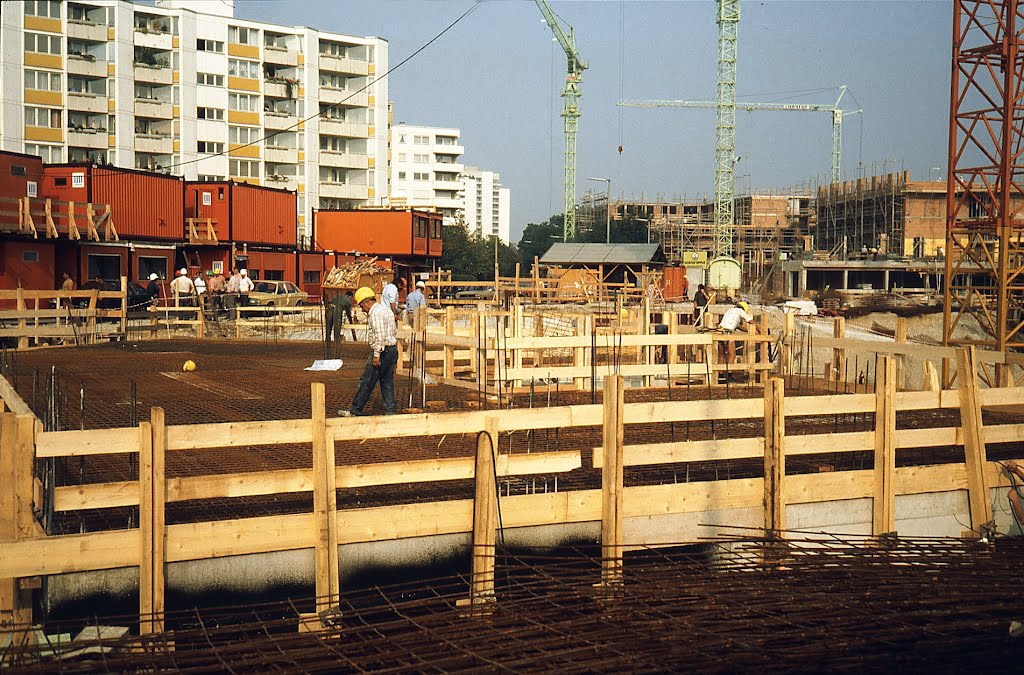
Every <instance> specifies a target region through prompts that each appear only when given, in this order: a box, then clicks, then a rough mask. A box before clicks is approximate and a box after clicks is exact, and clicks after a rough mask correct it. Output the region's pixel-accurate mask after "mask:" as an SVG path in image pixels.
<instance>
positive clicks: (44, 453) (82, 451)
mask: <svg viewBox="0 0 1024 675" xmlns="http://www.w3.org/2000/svg"><path fill="white" fill-rule="evenodd" d="M173 428H175V427H170V428H169V429H173ZM211 438H213V436H211ZM138 451H139V431H138V429H134V428H121V429H86V430H82V431H47V432H43V433H41V434H39V438H38V440H37V443H36V456H37V457H39V458H40V459H43V458H48V457H85V456H88V455H115V454H118V453H123V452H138Z"/></svg>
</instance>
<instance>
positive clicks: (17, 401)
mask: <svg viewBox="0 0 1024 675" xmlns="http://www.w3.org/2000/svg"><path fill="white" fill-rule="evenodd" d="M0 399H3V402H4V404H5V405H6V406H7V408H8V410H10V411H11V412H13V413H15V414H17V415H31V414H32V410H31V409H30V408H29V407H28V405H27V404H26V403H25V401H23V400H22V399H21V396H20V395H19V394H18V392H17V390H16V389H15V388H14V387H13V386H12V385H11V383H10V382H9V381H8V380H7V378H6V377H4V376H3V375H0Z"/></svg>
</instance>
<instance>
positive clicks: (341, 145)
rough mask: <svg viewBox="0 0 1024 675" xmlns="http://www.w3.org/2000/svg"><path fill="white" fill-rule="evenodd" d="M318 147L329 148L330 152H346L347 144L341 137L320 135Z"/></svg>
mask: <svg viewBox="0 0 1024 675" xmlns="http://www.w3.org/2000/svg"><path fill="white" fill-rule="evenodd" d="M320 149H321V150H329V151H331V152H348V144H347V143H346V142H345V139H343V138H337V137H335V136H321V137H320Z"/></svg>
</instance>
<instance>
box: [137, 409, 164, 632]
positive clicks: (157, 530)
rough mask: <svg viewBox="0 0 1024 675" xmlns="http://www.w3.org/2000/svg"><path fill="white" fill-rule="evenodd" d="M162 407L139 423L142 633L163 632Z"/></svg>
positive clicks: (140, 603)
mask: <svg viewBox="0 0 1024 675" xmlns="http://www.w3.org/2000/svg"><path fill="white" fill-rule="evenodd" d="M164 420H165V416H164V410H163V408H152V409H151V411H150V421H149V422H142V423H140V424H139V496H140V499H139V537H140V547H139V614H140V615H141V623H140V625H139V632H140V633H141V634H149V633H161V632H163V626H164V621H163V615H164V564H165V562H166V560H167V555H166V536H167V535H166V532H165V528H164V517H165V516H164V508H165V507H164V504H165V495H166V485H165V483H164V475H165V473H164V453H165V450H166V447H167V427H166V425H165V421H164Z"/></svg>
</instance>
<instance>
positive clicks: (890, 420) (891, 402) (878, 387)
mask: <svg viewBox="0 0 1024 675" xmlns="http://www.w3.org/2000/svg"><path fill="white" fill-rule="evenodd" d="M876 363H877V364H878V365H877V371H876V373H875V463H874V489H873V490H872V492H871V496H872V500H873V502H872V508H871V533H872V534H873V535H874V536H876V537H877V536H881V535H883V534H888V533H891V532H895V531H896V486H895V483H894V479H895V472H896V400H895V399H896V362H895V361H894V360H893V359H891V358H889V357H886V356H882V357H879V358H878V361H877V362H876Z"/></svg>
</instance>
